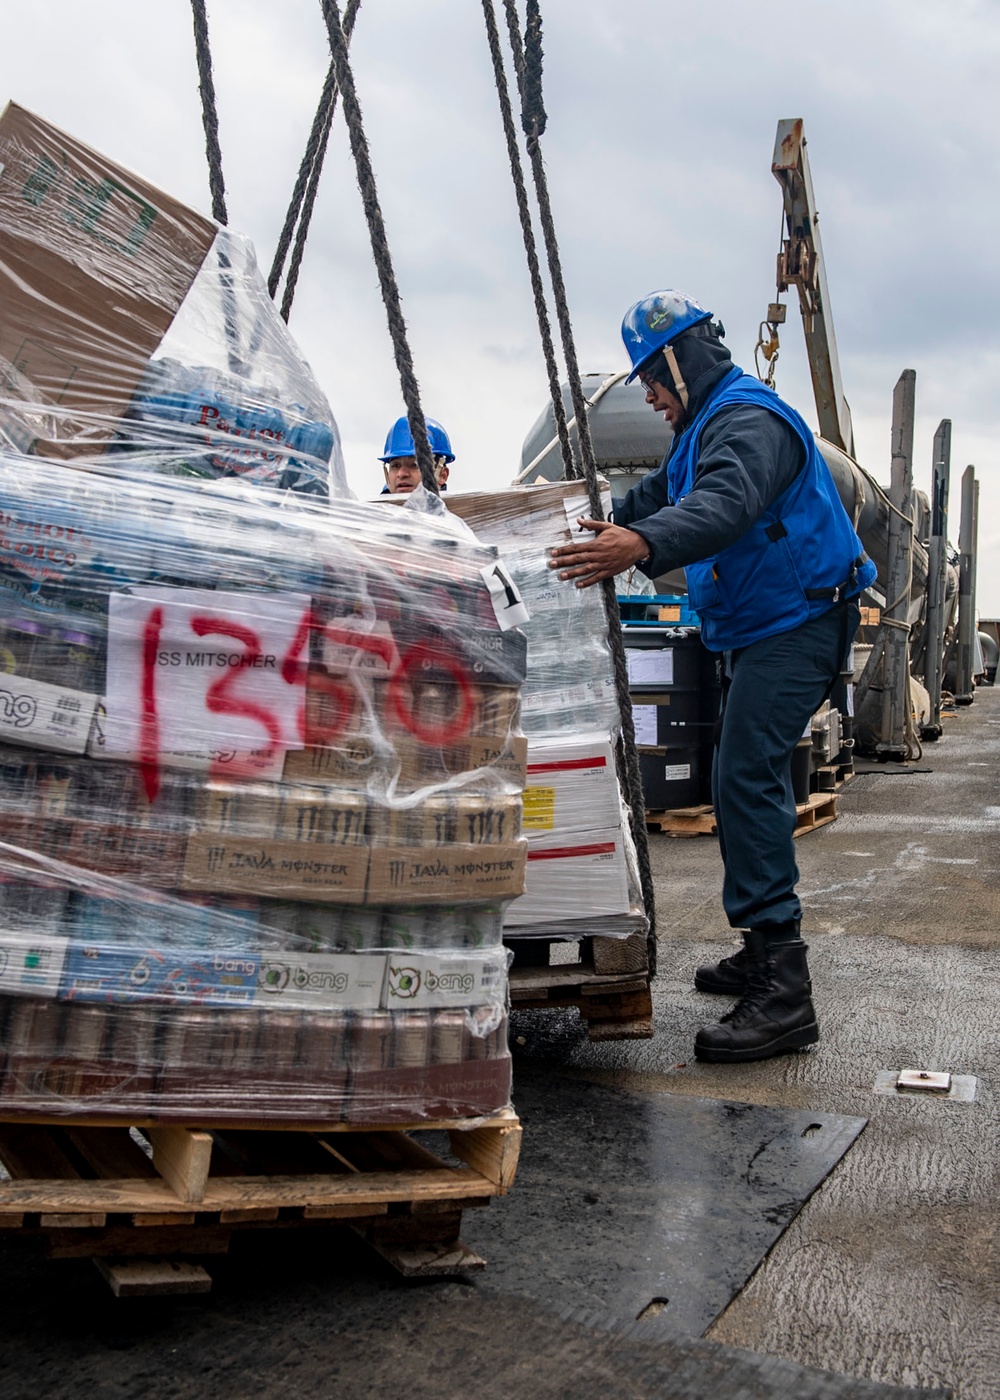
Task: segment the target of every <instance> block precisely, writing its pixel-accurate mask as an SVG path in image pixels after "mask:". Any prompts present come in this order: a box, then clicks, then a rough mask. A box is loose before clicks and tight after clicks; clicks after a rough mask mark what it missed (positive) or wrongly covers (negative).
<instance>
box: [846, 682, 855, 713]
mask: <svg viewBox="0 0 1000 1400" xmlns="http://www.w3.org/2000/svg"><path fill="white" fill-rule="evenodd" d="M847 713H848V714H849V715H850V716H851V718H852V719H853V718H854V686H853V685H851V684H848V686H847Z"/></svg>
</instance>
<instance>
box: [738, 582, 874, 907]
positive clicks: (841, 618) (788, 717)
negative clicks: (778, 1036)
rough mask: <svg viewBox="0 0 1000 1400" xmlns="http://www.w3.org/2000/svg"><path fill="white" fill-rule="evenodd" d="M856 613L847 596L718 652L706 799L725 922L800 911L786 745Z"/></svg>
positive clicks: (811, 708) (842, 651) (824, 683)
mask: <svg viewBox="0 0 1000 1400" xmlns="http://www.w3.org/2000/svg"><path fill="white" fill-rule="evenodd" d="M859 620H860V613H859V611H858V607H857V604H856V603H854V602H850V603H847V604H843V603H841V604H839V605H837V606H836V607H833V608H831V609H830V610H829V612H825V613H821V614H820V616H819V617H814V618H811V619H810V620H809V621H808V622H804V623H803V624H802V625H801V626H800V627H796V628H794V629H793V630H792V631H791V632H782V633H780V634H779V635H778V636H776V637H765V638H764V640H763V641H760V642H754V643H753V644H752V645H751V646H747V647H741V648H740V649H739V650H737V651H734V652H731V653H729V654H728V655H727V658H726V660H727V663H728V665H727V670H728V673H729V679H728V684H727V683H726V682H725V681H724V682H723V702H722V705H723V708H722V715H721V723H720V728H719V731H718V742H717V745H716V748H715V751H714V756H713V763H712V803H713V806H714V808H715V821H716V825H717V827H718V832H719V846H720V848H721V851H722V860H723V864H724V866H725V878H724V880H723V886H722V904H723V907H724V909H725V911H726V914H727V916H728V918H729V922H730V924H731V925H732V927H733V928H759V929H764V930H767V929H768V928H772V927H774V926H775V925H779V924H781V925H786V926H787V925H788V924H789V923H790V922H791V921H792V920H798V919H800V918H801V916H802V907H801V905H800V904H799V897H798V895H797V894H796V892H795V886H796V884H797V883H798V878H799V871H798V866H797V865H796V864H795V845H794V841H793V839H792V833H793V832H794V830H795V798H794V795H793V792H792V754H793V752H794V750H795V745H796V744H797V743H798V741H799V740H800V739H801V738H802V737H803V734H804V732H805V729H806V726H807V725H808V723H809V720H810V718H811V716H812V715H813V714H814V713H815V712H816V710H817V709H818V708H819V707H820V705H821V704H822V703H823V700H824V698H825V697H826V695H827V694H828V692H829V689H830V686H831V683H832V681H833V680H834V678H835V677H836V676H837V674H838V673H839V672H840V671H841V669H842V668H843V665H844V662H845V659H846V653H847V648H848V647H849V646H850V643H851V642H852V641H853V640H854V633H855V632H856V631H857V627H858V622H859ZM785 932H786V934H787V928H786V930H785Z"/></svg>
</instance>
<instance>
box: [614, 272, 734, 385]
mask: <svg viewBox="0 0 1000 1400" xmlns="http://www.w3.org/2000/svg"><path fill="white" fill-rule="evenodd" d="M711 319H712V313H711V311H706V310H705V308H704V307H703V306H699V305H698V303H697V302H696V301H692V299H691V298H690V297H686V296H685V295H684V293H683V292H674V291H670V290H666V291H662V292H650V294H649V296H648V297H643V299H642V301H637V302H636V304H635V305H634V306H632V307H630V308H629V309H628V311H626V313H625V319H624V320H623V321H622V340H623V341H624V342H625V349H626V350H627V351H628V357H629V359H630V360H631V361H632V373H631V374H630V375H629V377H628V378H627V379H626V380H625V383H626V384H631V383H632V380H633V379H634V378H635V377H636V375H637V374H638V373H639V371H640V370H641V369H642V367H643V365H644V364H645V363H646V361H647V360H651V359H652V358H653V356H654V355H655V354H656V353H657V351H658V350H662V349H663V347H664V346H665V345H671V344H672V343H673V342H674V341H675V340H676V339H677V337H678V336H679V335H683V333H684V332H685V331H688V330H690V329H691V327H692V326H697V325H700V324H701V322H702V321H710V320H711Z"/></svg>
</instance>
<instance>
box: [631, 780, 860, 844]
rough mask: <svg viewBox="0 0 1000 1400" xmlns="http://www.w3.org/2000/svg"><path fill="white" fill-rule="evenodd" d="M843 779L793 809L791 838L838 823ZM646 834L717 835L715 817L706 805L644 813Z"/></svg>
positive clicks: (813, 794)
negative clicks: (830, 823) (838, 801)
mask: <svg viewBox="0 0 1000 1400" xmlns="http://www.w3.org/2000/svg"><path fill="white" fill-rule="evenodd" d="M844 781H846V779H841V780H840V782H839V783H838V784H837V787H836V789H835V790H833V791H831V792H814V793H812V795H811V796H810V798H809V801H808V802H802V803H800V804H799V805H798V806H797V807H796V808H795V812H796V818H795V830H794V832H793V833H792V834H793V836H796V837H798V836H804V835H805V834H806V832H807V831H815V830H816V828H817V827H820V826H826V825H827V823H828V822H832V821H836V819H837V792H838V791H839V790H840V788H841V787H843V784H844ZM646 829H647V831H656V832H660V833H661V834H662V835H664V836H714V835H715V834H716V831H717V827H716V825H715V813H714V812H713V810H712V808H711V807H710V806H708V805H707V804H703V805H702V806H700V807H677V808H675V809H673V810H672V811H669V812H647V813H646Z"/></svg>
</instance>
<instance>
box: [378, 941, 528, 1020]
mask: <svg viewBox="0 0 1000 1400" xmlns="http://www.w3.org/2000/svg"><path fill="white" fill-rule="evenodd" d="M385 974H386V975H385V989H384V993H383V1004H384V1006H385V1008H386V1010H387V1011H396V1010H401V1011H423V1010H425V1009H426V1008H428V1007H445V1006H448V1007H460V1006H483V1005H486V1004H489V1003H495V1004H498V1005H503V1004H504V1002H505V1000H506V995H507V959H506V957H505V955H504V954H503V952H502V951H501V950H500V949H494V950H493V951H491V952H488V953H470V954H464V955H463V954H457V953H456V954H455V955H451V954H447V953H413V952H409V951H405V952H398V953H390V954H389V956H388V958H387V959H386V970H385Z"/></svg>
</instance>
